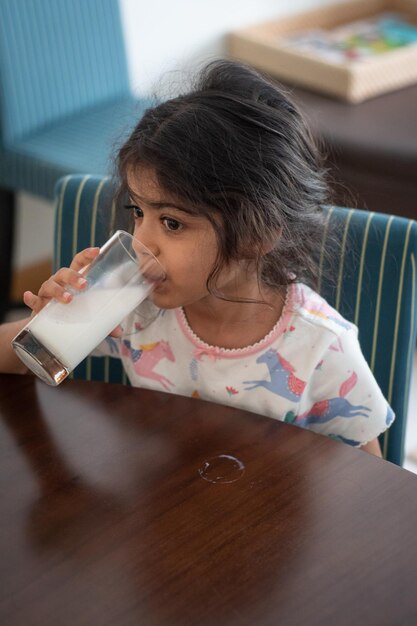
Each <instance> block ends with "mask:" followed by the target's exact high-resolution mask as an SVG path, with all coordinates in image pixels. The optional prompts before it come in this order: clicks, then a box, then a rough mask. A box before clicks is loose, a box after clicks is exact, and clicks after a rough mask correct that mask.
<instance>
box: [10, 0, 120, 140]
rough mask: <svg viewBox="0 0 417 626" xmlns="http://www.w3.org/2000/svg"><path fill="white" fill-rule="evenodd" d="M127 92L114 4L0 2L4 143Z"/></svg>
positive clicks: (99, 0) (91, 0)
mask: <svg viewBox="0 0 417 626" xmlns="http://www.w3.org/2000/svg"><path fill="white" fill-rule="evenodd" d="M127 93H129V78H128V74H127V63H126V56H125V49H124V43H123V31H122V26H121V21H120V15H119V6H118V2H117V0H34V1H31V0H29V1H28V0H0V94H1V107H0V110H1V111H0V115H1V133H2V142H3V143H4V145H11V144H12V143H13V142H15V141H17V140H19V139H22V138H24V137H26V136H28V135H30V134H31V133H33V132H35V131H37V130H39V129H41V128H44V127H47V126H49V125H51V124H53V123H54V122H55V121H56V120H59V119H63V118H65V117H68V116H70V115H71V114H73V113H76V112H79V111H81V110H83V109H84V108H88V107H90V106H92V105H99V104H101V103H103V102H110V101H112V100H116V99H117V98H119V97H121V96H122V95H123V94H127Z"/></svg>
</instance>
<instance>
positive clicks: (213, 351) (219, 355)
mask: <svg viewBox="0 0 417 626" xmlns="http://www.w3.org/2000/svg"><path fill="white" fill-rule="evenodd" d="M296 293H297V286H296V284H295V283H292V284H291V285H289V286H288V288H287V297H286V299H285V304H284V308H283V310H282V313H281V316H280V318H279V320H278V321H277V323H276V324H275V326H274V327H273V328H272V329H271V330H270V332H269V333H268V334H267V335H266V336H265V337H264V338H263V339H261V340H260V341H257V342H256V343H254V344H252V345H250V346H247V347H245V348H221V347H220V346H211V345H210V344H208V343H206V342H205V341H203V340H202V339H200V337H198V336H197V335H196V334H195V332H194V331H193V330H192V328H191V327H190V325H189V323H188V320H187V318H186V315H185V313H184V310H183V308H182V307H181V308H178V309H175V315H176V317H177V321H178V324H179V326H180V328H181V330H182V332H183V333H184V335H185V337H186V338H187V339H188V340H189V341H190V342H191V343H192V344H193V345H194V347H195V350H194V356H195V358H196V359H197V360H200V359H201V358H202V357H203V356H208V357H209V358H210V359H212V360H213V361H216V360H217V359H240V358H242V357H245V356H251V355H253V354H256V353H258V352H260V351H261V350H264V349H265V348H268V347H269V346H270V345H271V344H272V343H273V342H274V341H275V340H276V339H278V337H279V336H280V335H282V334H283V333H284V332H285V331H286V330H287V327H288V326H289V322H290V320H291V318H292V315H293V312H294V304H295V301H296Z"/></svg>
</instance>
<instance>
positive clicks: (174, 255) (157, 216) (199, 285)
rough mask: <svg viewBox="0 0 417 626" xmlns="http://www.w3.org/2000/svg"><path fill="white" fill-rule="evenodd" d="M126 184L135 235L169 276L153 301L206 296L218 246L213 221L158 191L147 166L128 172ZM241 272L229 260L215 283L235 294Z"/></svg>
mask: <svg viewBox="0 0 417 626" xmlns="http://www.w3.org/2000/svg"><path fill="white" fill-rule="evenodd" d="M127 182H128V187H129V191H130V204H129V205H128V206H129V208H130V209H131V210H132V212H133V216H134V220H135V229H134V236H135V237H136V238H137V239H139V240H140V241H141V242H142V243H143V244H144V245H145V246H146V247H147V248H149V250H150V251H151V252H152V253H153V254H154V255H155V256H156V257H157V259H158V260H159V262H160V263H161V265H162V266H163V267H164V269H165V271H166V275H167V278H166V280H165V281H164V282H162V283H161V284H159V285H157V287H156V288H155V290H154V293H153V296H152V300H153V302H154V303H155V304H156V305H157V306H158V307H160V308H163V309H171V308H174V307H179V306H187V305H191V304H193V303H195V302H197V301H201V300H202V299H203V298H206V297H210V296H209V293H208V291H207V287H206V281H207V278H208V276H209V274H210V272H211V270H212V268H213V266H214V263H215V260H216V257H217V250H218V244H217V239H216V234H215V231H214V229H213V226H212V225H211V223H210V222H209V221H208V219H207V218H206V217H203V216H198V215H193V214H191V213H190V212H189V211H188V210H187V207H186V206H185V204H184V203H183V202H182V201H181V200H179V199H177V198H174V197H173V196H172V195H170V194H169V193H167V192H166V191H164V190H163V189H161V187H160V186H159V184H158V182H157V180H156V176H155V175H154V172H153V170H151V169H149V168H144V167H141V168H139V169H138V170H135V172H130V173H129V175H128V177H127ZM240 273H241V270H240V269H239V264H238V263H235V264H230V265H229V266H228V267H227V268H224V269H223V270H222V271H221V272H220V275H219V278H218V280H217V284H216V287H217V288H218V289H219V290H221V291H222V292H223V293H225V295H226V294H227V293H228V292H229V293H230V292H231V291H230V290H232V291H233V293H236V283H237V281H238V276H239V274H240Z"/></svg>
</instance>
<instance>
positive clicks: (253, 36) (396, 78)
mask: <svg viewBox="0 0 417 626" xmlns="http://www.w3.org/2000/svg"><path fill="white" fill-rule="evenodd" d="M383 12H397V13H401V14H402V15H404V16H405V17H407V18H408V20H409V21H410V22H412V23H413V24H417V0H351V1H350V2H345V3H343V4H336V5H331V6H327V7H321V8H319V9H315V10H312V11H308V12H305V13H301V14H297V15H292V16H289V17H285V18H282V19H278V20H275V21H269V22H266V23H263V24H259V25H255V26H251V27H248V28H245V29H241V30H238V31H235V32H232V33H231V34H230V35H229V37H228V50H229V55H230V56H231V57H233V58H237V59H240V60H241V61H244V62H246V63H248V64H250V65H252V66H253V67H256V68H258V69H260V70H263V71H264V72H267V73H269V74H271V75H274V76H276V77H277V78H279V79H282V80H283V81H287V82H290V83H292V84H298V85H301V86H304V87H308V88H311V89H313V90H315V91H320V92H322V93H325V94H328V95H332V96H336V97H338V98H340V99H342V100H347V101H348V102H362V101H363V100H367V99H368V98H371V97H373V96H377V95H379V94H382V93H385V92H388V91H393V90H395V89H399V88H401V87H405V86H406V85H410V84H412V83H414V82H417V45H416V44H413V45H407V46H403V47H401V48H396V49H394V50H390V51H388V52H384V53H382V54H379V55H374V56H371V57H368V58H367V59H363V60H360V61H348V62H345V63H333V62H330V61H328V60H326V59H322V58H320V57H318V56H315V55H314V56H313V55H309V54H306V53H304V52H302V51H301V50H298V49H297V48H296V47H295V46H294V45H293V44H292V43H290V42H289V41H288V38H289V37H292V36H294V35H296V34H297V33H300V32H302V31H307V30H312V29H316V28H321V29H324V30H332V29H334V28H336V27H338V26H341V25H343V24H348V23H350V22H353V21H356V20H362V19H367V18H372V17H374V16H377V15H379V14H381V13H383Z"/></svg>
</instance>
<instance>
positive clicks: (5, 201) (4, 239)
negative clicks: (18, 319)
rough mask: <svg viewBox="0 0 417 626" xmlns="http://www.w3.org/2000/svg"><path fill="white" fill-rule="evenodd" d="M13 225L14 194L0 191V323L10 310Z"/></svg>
mask: <svg viewBox="0 0 417 626" xmlns="http://www.w3.org/2000/svg"><path fill="white" fill-rule="evenodd" d="M14 223H15V197H14V193H13V192H12V191H9V190H7V189H0V322H3V321H4V316H5V314H6V312H7V311H8V309H9V308H10V299H11V297H10V291H11V284H12V268H13V264H12V260H13V237H14Z"/></svg>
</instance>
